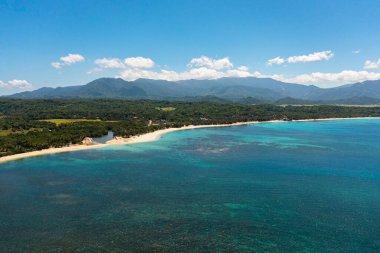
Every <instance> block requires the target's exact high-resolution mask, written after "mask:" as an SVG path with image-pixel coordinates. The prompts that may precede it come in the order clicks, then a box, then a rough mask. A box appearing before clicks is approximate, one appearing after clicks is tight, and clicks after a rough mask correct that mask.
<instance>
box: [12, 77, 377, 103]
mask: <svg viewBox="0 0 380 253" xmlns="http://www.w3.org/2000/svg"><path fill="white" fill-rule="evenodd" d="M10 97H13V98H128V99H139V98H146V99H184V100H199V98H213V99H214V100H215V99H216V100H217V99H222V100H233V101H243V102H245V103H247V102H249V101H252V102H270V103H272V102H276V101H280V102H281V101H282V102H292V101H293V102H294V103H297V102H298V103H309V102H310V101H320V102H322V103H323V101H325V102H327V101H329V102H331V101H336V100H340V101H342V102H343V101H351V100H352V101H358V102H360V103H362V104H365V103H367V102H368V103H374V102H375V103H377V101H378V99H380V80H377V81H366V82H362V83H356V84H349V85H343V86H340V87H337V88H330V89H322V88H318V87H316V86H313V85H311V86H306V85H300V84H292V83H284V82H280V81H276V80H273V79H270V78H254V77H248V78H221V79H216V80H184V81H177V82H170V81H164V80H152V79H138V80H136V81H125V80H123V79H120V78H100V79H97V80H94V81H92V82H90V83H88V84H85V85H81V86H69V87H59V88H41V89H38V90H35V91H28V92H21V93H17V94H14V95H11V96H10Z"/></svg>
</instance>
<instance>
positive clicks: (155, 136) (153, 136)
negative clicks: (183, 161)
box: [0, 117, 380, 164]
mask: <svg viewBox="0 0 380 253" xmlns="http://www.w3.org/2000/svg"><path fill="white" fill-rule="evenodd" d="M354 119H380V117H356V118H322V119H301V120H292V121H285V120H269V121H247V122H236V123H231V124H215V125H189V126H183V127H179V128H166V129H160V130H157V131H154V132H150V133H145V134H141V135H136V136H132V137H129V138H123V137H118V138H115V139H113V140H110V141H107V142H106V143H104V144H91V145H85V144H76V145H70V146H65V147H60V148H48V149H42V150H36V151H31V152H26V153H20V154H15V155H9V156H3V157H0V164H1V163H5V162H10V161H14V160H19V159H24V158H29V157H35V156H42V155H49V154H58V153H66V152H73V151H80V150H90V149H98V148H103V147H107V146H111V145H128V144H135V143H143V142H151V141H156V140H159V139H160V137H161V136H162V135H164V134H167V133H172V132H176V131H183V130H191V129H198V128H211V127H231V126H242V125H251V124H260V123H281V122H309V121H326V120H354Z"/></svg>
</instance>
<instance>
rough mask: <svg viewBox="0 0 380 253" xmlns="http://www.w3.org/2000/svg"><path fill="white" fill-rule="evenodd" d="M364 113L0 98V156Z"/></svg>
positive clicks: (376, 112)
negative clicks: (179, 130) (183, 130)
mask: <svg viewBox="0 0 380 253" xmlns="http://www.w3.org/2000/svg"><path fill="white" fill-rule="evenodd" d="M157 108H160V109H159V110H158V109H157ZM367 116H377V117H379V116H380V107H352V106H350V107H347V106H328V105H320V106H312V105H307V106H302V105H300V106H290V105H289V106H276V105H246V104H237V103H221V102H219V103H213V102H205V101H199V102H168V101H151V100H133V101H130V100H111V99H87V100H86V99H35V100H22V99H0V156H5V155H11V154H16V153H22V152H28V151H33V150H40V149H44V148H49V147H61V146H65V145H69V144H76V143H80V142H81V141H82V140H83V139H84V138H85V137H100V136H103V135H105V134H106V133H107V131H109V130H111V131H113V132H114V133H115V135H117V136H124V137H128V136H132V135H136V134H143V133H147V132H151V131H155V130H158V129H163V128H168V127H181V126H184V125H206V124H221V123H234V122H242V121H267V120H276V119H277V120H297V119H319V118H335V117H336V118H339V117H367ZM150 123H151V124H150Z"/></svg>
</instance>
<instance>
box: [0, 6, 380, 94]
mask: <svg viewBox="0 0 380 253" xmlns="http://www.w3.org/2000/svg"><path fill="white" fill-rule="evenodd" d="M379 13H380V1H378V0H372V1H371V0H367V1H358V0H357V1H349V0H344V1H343V0H340V1H339V0H334V1H331V0H329V1H324V0H318V1H312V0H308V1H304V0H303V1H298V0H289V1H280V0H278V1H271V0H262V1H259V0H256V1H253V0H241V1H239V0H182V1H180V0H178V1H172V0H167V1H164V0H150V1H144V0H139V1H137V0H136V1H127V0H123V1H122V0H120V1H119V0H103V1H97V0H91V1H90V0H88V1H85V0H65V1H60V0H44V1H42V0H39V1H37V0H24V1H22V0H20V1H11V0H8V1H7V0H0V59H1V61H0V94H7V93H12V92H16V91H19V90H23V89H36V88H40V87H43V86H51V87H56V86H67V85H77V84H84V83H86V82H89V81H91V80H93V79H96V78H99V77H105V76H106V77H116V76H118V77H122V78H125V79H127V80H133V79H136V78H139V77H146V78H158V79H167V80H180V79H189V78H198V79H212V78H219V77H225V76H238V77H245V76H256V77H272V78H275V79H278V80H282V81H288V82H297V83H302V84H307V85H309V84H315V85H318V86H321V87H333V86H337V85H340V84H343V83H353V82H357V81H363V80H367V79H380V46H379V45H380V32H379V31H380V18H379ZM271 59H272V61H271ZM273 59H275V60H273Z"/></svg>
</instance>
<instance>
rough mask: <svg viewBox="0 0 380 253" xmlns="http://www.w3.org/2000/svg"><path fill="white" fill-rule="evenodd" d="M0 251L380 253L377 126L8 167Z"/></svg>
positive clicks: (200, 140) (284, 132) (268, 128)
mask: <svg viewBox="0 0 380 253" xmlns="http://www.w3.org/2000/svg"><path fill="white" fill-rule="evenodd" d="M0 252H380V120H341V121H323V122H287V123H264V124H256V125H249V126H236V127H227V128H208V129H197V130H189V131H180V132H175V133H171V134H168V135H165V136H163V137H162V139H161V140H159V141H156V142H151V143H142V144H135V145H129V146H110V147H107V148H104V149H99V150H88V151H80V152H72V153H65V154H56V155H49V156H43V157H35V158H29V159H24V160H19V161H14V162H10V163H6V164H1V165H0Z"/></svg>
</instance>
